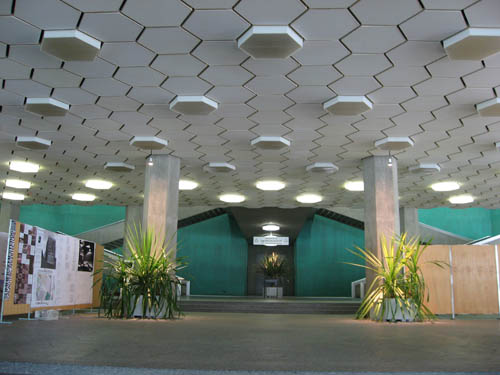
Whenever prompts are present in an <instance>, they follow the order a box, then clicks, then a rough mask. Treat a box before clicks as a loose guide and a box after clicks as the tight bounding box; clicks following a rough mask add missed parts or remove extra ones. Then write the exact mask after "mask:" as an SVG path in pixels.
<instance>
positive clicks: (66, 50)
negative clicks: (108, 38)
mask: <svg viewBox="0 0 500 375" xmlns="http://www.w3.org/2000/svg"><path fill="white" fill-rule="evenodd" d="M40 48H41V50H42V51H43V52H45V53H48V54H50V55H53V56H55V57H58V58H60V59H61V60H64V61H92V60H94V59H95V57H96V56H97V54H98V53H99V50H100V49H101V42H100V41H98V40H97V39H94V38H92V37H90V36H88V35H86V34H84V33H82V32H80V31H78V30H54V31H44V33H43V39H42V43H41V46H40Z"/></svg>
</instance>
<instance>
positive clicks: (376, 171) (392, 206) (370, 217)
mask: <svg viewBox="0 0 500 375" xmlns="http://www.w3.org/2000/svg"><path fill="white" fill-rule="evenodd" d="M390 164H392V166H391V165H390ZM363 178H364V185H365V248H366V249H367V250H370V251H372V252H373V253H374V254H375V255H376V256H377V257H378V258H379V259H382V249H381V246H380V240H381V238H382V237H383V236H385V238H386V240H389V239H390V238H391V237H392V236H393V235H395V234H396V235H399V196H398V168H397V161H396V159H395V158H392V163H389V156H371V157H369V158H366V159H364V160H363ZM372 280H373V275H372V274H371V273H370V272H368V271H367V273H366V283H367V286H369V285H370V284H371V282H372Z"/></svg>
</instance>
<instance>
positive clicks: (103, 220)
mask: <svg viewBox="0 0 500 375" xmlns="http://www.w3.org/2000/svg"><path fill="white" fill-rule="evenodd" d="M124 219H125V207H123V206H77V205H69V204H68V205H62V206H49V205H44V204H33V205H30V206H21V210H20V214H19V221H20V222H22V223H26V224H31V225H36V226H39V227H42V228H45V229H48V230H50V231H53V232H57V231H60V232H63V233H66V234H69V235H74V234H78V233H81V232H86V231H88V230H92V229H96V228H99V227H101V226H103V225H106V224H111V223H114V222H117V221H120V220H124Z"/></svg>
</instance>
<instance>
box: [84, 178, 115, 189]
mask: <svg viewBox="0 0 500 375" xmlns="http://www.w3.org/2000/svg"><path fill="white" fill-rule="evenodd" d="M85 186H86V187H88V188H91V189H96V190H108V189H111V187H112V186H113V184H112V183H111V182H109V181H104V180H88V181H87V182H86V183H85Z"/></svg>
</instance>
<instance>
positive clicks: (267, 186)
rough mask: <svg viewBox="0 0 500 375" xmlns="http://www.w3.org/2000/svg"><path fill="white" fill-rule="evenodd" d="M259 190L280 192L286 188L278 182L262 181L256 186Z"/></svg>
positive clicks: (282, 183)
mask: <svg viewBox="0 0 500 375" xmlns="http://www.w3.org/2000/svg"><path fill="white" fill-rule="evenodd" d="M255 186H256V187H257V189H259V190H264V191H278V190H281V189H284V188H285V186H286V185H285V183H284V182H282V181H278V180H262V181H257V183H256V184H255Z"/></svg>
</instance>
